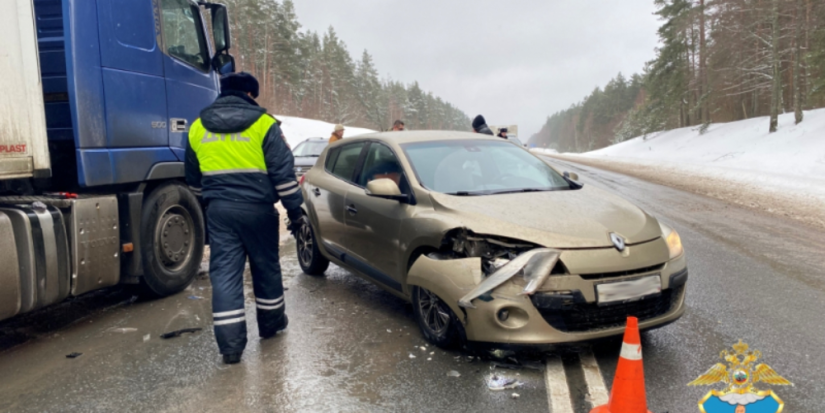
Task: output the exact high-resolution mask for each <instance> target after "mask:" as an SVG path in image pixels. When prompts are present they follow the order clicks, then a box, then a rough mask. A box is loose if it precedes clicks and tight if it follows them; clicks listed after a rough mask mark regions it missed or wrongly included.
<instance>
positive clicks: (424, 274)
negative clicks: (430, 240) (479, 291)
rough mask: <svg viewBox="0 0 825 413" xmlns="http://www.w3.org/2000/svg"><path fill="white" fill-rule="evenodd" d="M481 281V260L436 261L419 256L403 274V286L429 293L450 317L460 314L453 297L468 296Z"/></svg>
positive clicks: (472, 258)
mask: <svg viewBox="0 0 825 413" xmlns="http://www.w3.org/2000/svg"><path fill="white" fill-rule="evenodd" d="M482 277H483V275H482V272H481V258H478V257H471V258H459V259H450V260H437V259H432V258H430V257H428V256H427V255H422V256H421V257H419V258H418V259H417V260H416V261H415V263H414V264H413V266H412V267H411V268H410V271H409V272H408V273H407V284H408V285H410V286H418V287H422V288H426V289H427V290H430V291H431V292H432V293H434V294H435V295H437V296H438V297H441V299H442V300H444V302H445V303H447V305H449V306H450V308H451V309H452V310H453V312H454V313H456V314H461V313H462V311H461V309H460V308H459V307H458V305H457V304H458V301H457V300H456V297H461V296H463V295H465V294H467V293H469V292H470V291H471V290H472V289H473V288H474V287H475V286H477V285H478V284H479V283H481V280H482Z"/></svg>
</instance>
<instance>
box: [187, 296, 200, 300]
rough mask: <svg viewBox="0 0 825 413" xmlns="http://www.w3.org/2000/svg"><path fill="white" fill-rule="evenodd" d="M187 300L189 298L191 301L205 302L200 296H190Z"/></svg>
mask: <svg viewBox="0 0 825 413" xmlns="http://www.w3.org/2000/svg"><path fill="white" fill-rule="evenodd" d="M187 298H189V299H190V300H203V297H201V296H199V295H190V296H189V297H187Z"/></svg>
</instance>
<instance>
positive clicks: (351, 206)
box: [347, 205, 358, 215]
mask: <svg viewBox="0 0 825 413" xmlns="http://www.w3.org/2000/svg"><path fill="white" fill-rule="evenodd" d="M347 211H348V212H349V213H350V214H352V215H355V214H357V213H358V210H357V209H356V208H355V205H350V206H348V207H347Z"/></svg>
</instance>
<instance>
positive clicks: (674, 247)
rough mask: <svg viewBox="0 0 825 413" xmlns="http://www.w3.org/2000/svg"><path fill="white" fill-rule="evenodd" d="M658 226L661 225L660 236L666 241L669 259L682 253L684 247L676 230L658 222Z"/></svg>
mask: <svg viewBox="0 0 825 413" xmlns="http://www.w3.org/2000/svg"><path fill="white" fill-rule="evenodd" d="M659 226H660V227H662V237H664V239H665V242H666V243H667V249H668V251H669V252H670V259H671V260H672V259H674V258H676V257H678V256H680V255H682V253H683V252H685V249H684V248H682V239H681V238H680V237H679V234H678V233H676V230H674V229H673V228H671V227H669V226H667V225H664V224H662V223H659Z"/></svg>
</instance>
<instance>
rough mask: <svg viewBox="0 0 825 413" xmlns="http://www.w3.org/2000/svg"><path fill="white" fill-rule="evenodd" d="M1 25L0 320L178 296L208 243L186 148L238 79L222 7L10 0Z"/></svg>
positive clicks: (154, 0)
mask: <svg viewBox="0 0 825 413" xmlns="http://www.w3.org/2000/svg"><path fill="white" fill-rule="evenodd" d="M0 27H3V28H4V30H3V40H2V46H0V90H2V94H0V320H2V319H6V318H10V317H14V316H16V315H18V314H22V313H26V312H30V311H33V310H36V309H39V308H42V307H45V306H48V305H50V304H54V303H57V302H60V301H62V300H65V299H67V298H68V297H72V296H79V295H81V294H85V293H87V292H90V291H93V290H97V289H101V288H106V287H110V286H114V285H116V284H139V285H141V286H142V288H143V289H145V291H147V292H149V293H151V294H153V295H156V296H166V295H170V294H174V293H176V292H179V291H181V290H183V289H185V288H186V287H187V286H188V285H189V284H190V283H191V282H192V280H193V279H194V277H195V276H196V275H197V272H198V268H199V265H200V262H201V259H202V257H203V252H204V245H205V242H206V231H205V224H204V213H203V210H202V208H201V203H200V199H199V197H198V196H196V193H197V189H192V188H189V187H187V185H186V182H185V179H184V157H185V147H186V146H185V145H186V142H187V139H188V127H189V125H191V124H192V122H193V121H194V120H195V119H196V118H197V116H198V113H199V112H200V110H201V109H203V108H204V107H206V106H207V105H209V104H210V103H211V102H213V101H214V100H215V98H216V97H217V95H218V92H219V76H220V75H221V74H226V73H230V72H233V71H234V68H235V62H234V58H233V57H232V56H231V55H230V54H229V49H230V33H229V20H228V15H227V10H226V7H225V6H224V5H221V4H216V3H209V2H195V1H192V0H7V1H4V2H3V13H0Z"/></svg>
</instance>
